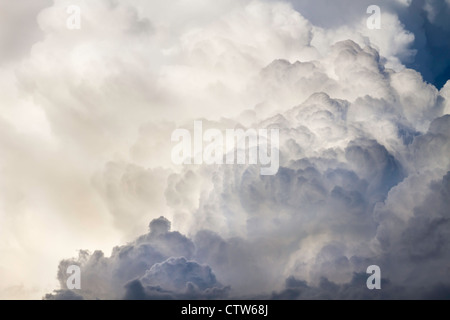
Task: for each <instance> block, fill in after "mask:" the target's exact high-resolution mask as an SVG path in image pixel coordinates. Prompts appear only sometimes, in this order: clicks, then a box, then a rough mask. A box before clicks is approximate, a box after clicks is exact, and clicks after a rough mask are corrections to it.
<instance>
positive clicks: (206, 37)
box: [0, 0, 450, 299]
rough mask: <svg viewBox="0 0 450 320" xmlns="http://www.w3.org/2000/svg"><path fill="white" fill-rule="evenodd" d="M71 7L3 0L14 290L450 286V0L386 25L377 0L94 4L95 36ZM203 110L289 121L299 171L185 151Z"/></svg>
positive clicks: (345, 293)
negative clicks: (200, 160) (185, 160)
mask: <svg viewBox="0 0 450 320" xmlns="http://www.w3.org/2000/svg"><path fill="white" fill-rule="evenodd" d="M69 4H72V3H71V2H70V1H68V0H56V1H54V2H53V3H47V2H45V1H36V2H35V4H33V5H32V6H31V7H27V8H25V7H23V6H22V5H20V4H16V5H12V4H10V3H8V4H6V2H0V6H1V7H2V8H3V9H5V10H1V12H6V11H8V12H10V13H11V15H9V16H11V17H20V18H21V19H18V20H17V19H10V18H8V20H4V19H3V20H2V21H4V22H2V23H4V24H5V28H2V31H0V46H1V47H5V46H6V47H8V50H3V51H2V52H5V55H4V56H2V57H0V84H1V85H0V101H1V102H2V103H1V108H2V115H1V118H0V153H1V154H2V155H3V156H2V157H1V159H0V171H1V179H0V231H1V232H0V234H1V235H2V236H1V237H0V240H1V241H0V250H1V251H2V252H4V254H3V257H2V259H1V261H0V268H1V270H2V272H1V273H0V280H1V281H0V282H1V283H2V285H1V286H2V288H1V290H2V291H4V292H6V293H5V295H9V294H8V293H7V292H12V291H14V290H13V289H11V288H24V289H23V290H22V289H20V290H17V292H19V291H20V292H22V291H23V295H24V296H27V295H28V294H33V295H35V296H36V294H37V293H35V292H36V290H35V289H34V288H35V287H38V288H39V290H37V291H39V292H40V296H44V297H45V298H47V299H53V298H63V299H72V298H84V299H120V298H126V299H154V298H160V299H179V298H180V299H183V298H184V299H188V298H202V299H206V298H210V299H213V298H223V297H232V298H245V297H265V298H282V297H292V298H333V297H342V298H345V299H350V298H387V299H391V298H421V297H445V295H446V294H447V293H448V286H449V285H450V284H449V282H448V280H446V279H448V272H449V271H448V267H449V258H450V257H449V256H448V254H447V252H448V246H447V243H448V237H449V234H448V232H447V230H448V214H447V211H448V210H446V208H448V200H447V199H448V182H449V178H448V172H449V171H450V163H449V159H448V154H449V151H450V150H449V132H448V128H449V123H448V122H449V116H448V113H449V108H450V104H449V101H450V82H448V81H447V80H448V72H447V71H448V70H447V69H448V66H449V60H448V51H449V48H448V44H447V42H445V41H443V39H448V33H449V30H450V29H449V25H448V21H447V20H446V13H448V10H449V3H448V1H443V0H442V1H418V0H417V1H416V0H411V1H403V0H398V1H392V2H389V3H388V2H380V6H381V8H382V29H381V30H369V29H368V28H367V27H366V20H367V18H368V15H367V14H366V9H367V6H368V5H369V2H368V1H362V2H359V3H358V4H355V3H353V2H350V1H347V0H341V1H339V2H336V1H326V0H320V1H316V2H314V3H313V2H310V1H292V2H286V1H275V2H273V1H271V2H269V1H262V0H254V1H247V0H234V1H222V0H220V1H216V2H215V3H210V2H207V1H204V0H198V1H194V2H190V3H189V5H187V4H186V2H185V1H174V2H173V3H171V5H170V6H168V5H165V4H162V3H156V2H148V1H147V2H146V1H137V0H130V1H122V2H111V1H106V0H92V1H79V2H78V5H79V6H80V8H81V14H82V26H81V29H80V30H69V29H67V28H66V19H67V17H68V15H67V12H66V9H67V6H68V5H69ZM370 4H373V3H370ZM323 8H328V9H327V10H324V9H323ZM36 25H37V26H38V28H36ZM18 29H19V30H20V31H21V34H23V35H24V36H23V37H20V38H21V39H23V40H20V41H19V40H17V39H16V38H17V37H15V36H14V33H13V31H11V30H18ZM445 83H446V84H445ZM444 84H445V85H444ZM198 119H201V120H202V121H203V123H204V125H205V128H206V127H211V128H218V129H220V130H225V129H233V128H244V129H245V128H278V129H279V130H280V169H279V171H278V173H277V174H276V175H274V176H267V177H262V176H261V175H260V174H259V170H258V168H256V167H255V166H251V165H233V166H231V165H216V166H207V165H203V166H196V165H192V166H176V165H174V164H173V163H172V161H171V159H170V151H171V147H172V145H171V143H170V135H171V132H172V131H173V130H174V129H176V128H180V127H184V128H191V127H192V123H193V121H194V120H198ZM160 216H164V217H166V218H158V217H160ZM169 220H170V222H169ZM148 221H152V222H151V224H150V226H149V228H150V229H149V230H145V226H146V224H147V222H148ZM172 225H173V229H174V230H177V231H171V227H172ZM139 234H143V235H142V236H139V237H138V235H139ZM119 243H126V244H125V245H121V246H117V247H114V249H112V250H110V249H111V248H112V247H113V246H114V245H117V244H119ZM80 248H84V250H81V251H79V256H78V257H77V258H72V259H64V257H68V256H70V255H71V254H73V252H74V251H75V250H77V249H80ZM88 249H89V250H88ZM109 251H111V254H110V256H106V255H105V254H104V252H109ZM61 259H62V261H61ZM58 261H61V262H60V264H59V267H58V270H57V276H58V277H57V279H58V281H59V287H58V286H57V283H55V282H54V280H53V279H54V274H55V271H56V268H57V267H56V266H57V263H58ZM71 264H77V265H80V266H81V270H82V289H81V291H79V292H78V291H70V290H69V291H68V290H67V288H66V284H65V281H66V279H67V276H68V275H67V273H66V270H67V267H68V266H69V265H71ZM371 264H377V265H380V267H381V270H382V277H383V279H384V280H383V281H385V282H384V284H385V285H386V290H384V289H383V290H382V291H380V292H376V291H374V292H368V291H367V288H366V287H365V281H364V279H365V277H367V275H366V274H365V270H366V268H367V266H368V265H371ZM30 265H33V266H38V267H37V269H38V270H39V272H40V274H41V275H42V276H41V277H39V279H37V280H36V276H35V272H37V271H36V270H34V269H32V268H29V266H30ZM23 283H25V284H24V285H23ZM22 285H23V286H22ZM8 288H9V289H8ZM55 288H57V289H56V290H57V291H55V292H54V293H50V294H48V295H45V293H48V292H51V291H52V290H53V289H55ZM17 294H18V295H19V294H22V293H17ZM40 296H39V297H40Z"/></svg>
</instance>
